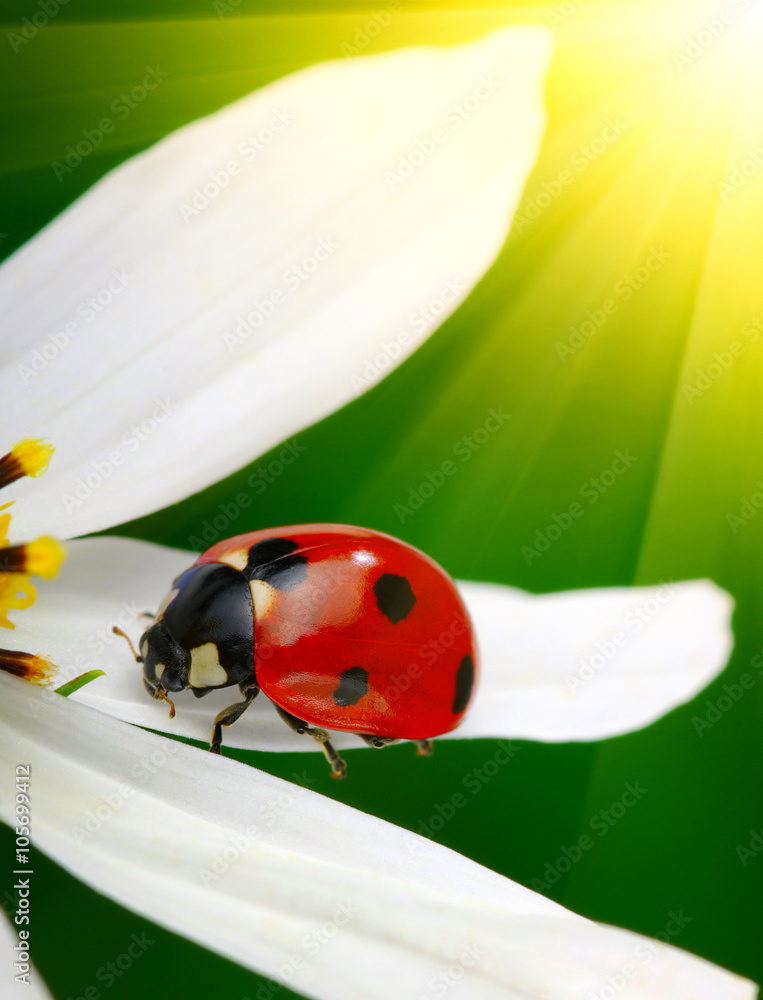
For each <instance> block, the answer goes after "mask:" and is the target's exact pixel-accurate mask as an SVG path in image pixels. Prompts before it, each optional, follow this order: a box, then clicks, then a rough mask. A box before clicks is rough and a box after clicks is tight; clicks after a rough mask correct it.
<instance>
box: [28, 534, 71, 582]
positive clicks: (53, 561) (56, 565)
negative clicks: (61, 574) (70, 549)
mask: <svg viewBox="0 0 763 1000" xmlns="http://www.w3.org/2000/svg"><path fill="white" fill-rule="evenodd" d="M65 556H66V552H65V550H64V547H63V545H61V544H59V542H57V541H56V540H55V538H48V537H47V536H45V535H43V537H42V538H38V539H37V541H36V542H29V543H28V544H27V545H25V546H24V571H25V572H26V573H29V575H30V576H41V577H43V579H45V580H52V579H53V577H54V576H56V574H57V573H58V571H59V569H60V567H61V563H62V562H63V561H64V558H65Z"/></svg>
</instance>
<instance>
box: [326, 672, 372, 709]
mask: <svg viewBox="0 0 763 1000" xmlns="http://www.w3.org/2000/svg"><path fill="white" fill-rule="evenodd" d="M364 694H368V671H367V670H364V669H363V668H362V667H350V668H349V670H343V671H342V674H341V677H340V681H339V687H338V688H337V689H336V691H335V692H334V701H335V702H336V703H337V705H339V707H340V708H345V707H346V706H347V705H357V703H358V702H359V701H360V699H361V698H362V697H363V695H364Z"/></svg>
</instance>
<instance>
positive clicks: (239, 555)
mask: <svg viewBox="0 0 763 1000" xmlns="http://www.w3.org/2000/svg"><path fill="white" fill-rule="evenodd" d="M140 653H141V655H140V656H139V657H138V656H136V658H137V659H138V660H139V661H140V662H142V663H143V673H144V678H143V680H144V684H145V686H146V688H147V690H148V692H149V693H150V694H151V695H152V696H153V697H155V698H162V699H164V700H165V701H168V702H169V704H170V705H171V706H172V702H171V701H170V700H169V697H168V694H169V693H172V692H176V691H182V690H184V689H185V688H190V689H191V691H193V693H194V694H195V695H196V696H197V697H203V696H204V695H205V694H208V693H209V691H211V690H213V689H215V688H223V687H229V686H231V685H234V684H235V685H238V687H239V689H240V691H241V695H242V696H243V699H244V700H243V701H240V702H238V703H236V704H234V705H231V706H230V707H229V708H227V709H224V710H223V711H222V712H220V713H219V714H218V715H217V717H216V718H215V721H214V726H213V729H212V738H211V743H210V747H209V749H210V750H211V751H212V752H213V753H219V752H220V746H221V741H222V727H223V726H230V725H231V724H232V723H233V722H235V721H236V720H237V719H238V718H240V716H241V715H242V714H243V712H244V711H245V710H246V708H247V707H248V706H249V705H250V704H251V702H252V700H253V699H254V697H255V696H256V695H257V694H258V693H259V691H260V690H262V691H263V692H264V694H265V695H267V697H268V698H270V700H271V701H272V702H273V703H274V704H275V706H276V709H277V710H278V712H279V714H280V715H281V717H282V718H283V719H284V721H285V722H286V723H287V724H288V725H289V726H291V728H292V729H294V730H295V731H296V732H298V733H305V734H308V735H309V736H312V737H313V739H315V740H317V741H318V742H319V743H320V744H321V746H322V748H323V751H324V753H325V754H326V757H327V758H328V760H329V762H330V764H331V769H332V775H333V776H334V777H343V776H344V773H345V770H346V766H345V763H344V761H343V760H342V759H341V757H339V755H338V754H337V752H336V750H335V749H334V748H333V746H332V745H331V743H330V741H329V735H328V733H327V732H326V730H327V729H333V730H339V731H341V732H350V733H357V734H358V736H360V738H361V739H363V740H365V742H366V743H368V744H369V745H370V746H374V747H382V746H386V745H387V744H389V743H394V742H396V741H397V740H399V739H409V740H413V741H414V742H415V743H416V744H417V746H418V752H419V753H420V754H429V753H431V743H430V739H431V737H433V736H439V735H441V734H442V733H447V732H449V731H450V730H451V729H454V728H455V727H456V726H457V725H458V724H459V722H460V721H461V718H462V717H463V715H464V713H465V712H466V709H467V707H468V705H469V702H470V700H471V696H472V691H473V688H474V680H475V673H476V653H475V643H474V637H473V632H472V627H471V624H470V621H469V616H468V613H467V611H466V608H465V607H464V604H463V602H462V600H461V598H460V597H459V594H458V591H457V590H456V587H455V584H454V583H453V581H452V580H451V578H450V577H449V576H448V575H447V573H445V571H444V570H443V569H441V568H440V566H438V565H437V563H435V562H434V561H433V560H432V559H430V558H429V556H426V555H424V553H423V552H419V551H418V549H415V548H413V546H411V545H408V544H406V543H405V542H401V541H399V540H398V539H396V538H392V537H391V536H390V535H385V534H382V533H381V532H378V531H371V530H370V529H366V528H353V527H349V526H347V525H342V524H301V525H295V526H292V527H287V528H272V529H269V530H267V531H253V532H250V533H248V534H244V535H237V536H236V537H234V538H229V539H226V540H225V541H222V542H219V543H218V544H216V545H213V546H212V548H210V549H208V550H207V551H206V552H204V553H203V554H202V555H201V556H199V558H198V559H197V561H196V563H195V564H194V565H193V566H191V567H190V569H187V570H186V571H185V572H184V573H181V574H180V576H178V577H177V579H176V580H175V581H174V583H173V585H172V590H171V591H170V593H169V594H168V595H167V597H166V598H165V600H164V602H163V603H162V605H161V607H160V608H159V610H158V612H157V615H156V618H155V620H154V621H153V623H152V624H151V626H150V627H149V628H148V629H147V630H146V631H145V632H144V634H143V636H142V638H141V640H140ZM172 712H173V713H174V706H172Z"/></svg>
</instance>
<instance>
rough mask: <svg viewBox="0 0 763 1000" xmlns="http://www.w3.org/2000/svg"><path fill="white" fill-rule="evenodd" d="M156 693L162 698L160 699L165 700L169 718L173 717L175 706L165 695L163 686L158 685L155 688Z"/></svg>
mask: <svg viewBox="0 0 763 1000" xmlns="http://www.w3.org/2000/svg"><path fill="white" fill-rule="evenodd" d="M156 693H157V695H158V696H159V697H160V698H161V699H162V701H166V702H167V704H168V705H169V706H170V718H171V719H174V718H175V706H174V704H173V703H172V700H171V699H170V698H168V697H167V692H166V691H165V690H164V688H163V687H158V688H157V689H156Z"/></svg>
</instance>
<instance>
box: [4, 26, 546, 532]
mask: <svg viewBox="0 0 763 1000" xmlns="http://www.w3.org/2000/svg"><path fill="white" fill-rule="evenodd" d="M549 39H550V35H549V33H548V32H547V30H546V29H543V28H540V27H519V28H508V29H503V30H501V31H498V32H495V33H493V34H491V35H489V36H487V37H486V38H485V39H484V40H482V41H480V42H477V43H472V44H470V45H464V46H461V47H457V48H451V49H435V48H419V49H402V50H399V51H395V52H391V53H387V54H383V55H378V56H374V57H370V58H364V59H353V60H342V61H339V62H335V63H327V64H324V65H320V66H314V67H311V68H308V69H305V70H302V71H301V72H299V73H296V74H294V75H292V76H289V77H286V78H285V79H283V80H281V81H278V82H276V83H274V84H272V85H270V86H268V87H266V88H264V89H263V90H261V91H258V92H256V93H254V94H252V95H250V96H248V97H246V98H243V99H242V100H240V101H238V102H237V103H235V104H233V105H231V106H230V107H227V108H224V109H223V110H222V111H219V112H217V113H216V114H214V115H211V116H210V117H208V118H206V119H202V120H201V121H198V122H194V123H192V124H190V125H188V126H186V127H185V128H182V129H180V130H179V131H177V132H175V133H173V134H172V135H170V136H168V137H167V138H165V139H164V140H162V141H161V142H159V143H158V144H157V145H156V146H154V147H153V148H152V149H150V150H148V151H147V152H145V153H142V154H140V155H139V156H136V157H135V158H133V159H132V160H130V161H128V162H127V163H125V164H123V165H122V166H120V167H118V168H117V169H116V170H114V171H112V172H111V173H110V174H109V175H108V176H107V177H105V178H104V179H103V180H102V181H101V182H100V183H98V184H96V185H95V187H94V188H93V189H92V190H91V191H89V192H88V193H86V194H85V195H84V196H83V197H82V198H81V199H80V200H79V201H77V202H76V203H75V204H74V205H73V206H72V207H71V208H70V209H68V210H67V211H66V212H64V213H63V215H62V216H61V217H60V218H59V219H57V220H56V221H54V222H53V223H51V225H49V226H48V227H47V228H46V229H45V230H43V232H42V233H40V234H39V235H38V236H37V237H35V238H34V239H33V240H32V241H31V242H30V243H29V244H27V246H25V247H24V248H22V249H21V250H20V251H19V252H18V253H17V254H16V255H15V256H14V257H13V258H11V260H10V261H9V262H8V263H6V264H5V265H4V266H3V268H2V269H0V317H2V323H3V328H2V333H0V344H2V358H3V361H2V365H3V368H2V369H0V394H1V395H2V398H3V401H4V406H5V407H6V409H7V408H8V406H9V405H10V408H11V412H12V414H13V419H14V422H15V423H16V424H17V425H18V428H19V434H22V433H23V434H24V435H25V436H31V435H34V436H41V435H45V436H47V437H48V438H50V440H51V441H52V442H53V443H54V444H55V445H56V447H57V449H58V450H57V452H56V455H55V459H54V462H53V464H52V465H51V468H50V470H49V472H48V474H47V475H46V477H45V479H44V480H42V481H41V482H40V483H35V484H33V485H34V489H30V488H29V484H28V483H26V484H23V485H20V486H17V487H14V491H15V492H16V493H21V492H23V495H24V496H25V497H26V500H25V504H24V505H23V509H21V508H20V509H19V510H18V512H17V515H16V520H15V528H16V530H17V531H19V533H20V536H21V535H31V534H33V533H34V531H39V530H41V529H43V528H44V529H45V530H46V531H48V532H50V533H52V534H57V535H59V536H61V537H73V536H75V535H80V534H86V533H88V532H92V531H95V530H98V529H101V528H105V527H108V526H109V525H113V524H118V523H120V522H123V521H126V520H128V519H130V518H134V517H136V516H138V515H140V514H145V513H147V512H149V511H152V510H156V509H158V508H161V507H165V506H166V505H167V504H168V503H169V502H172V501H176V500H179V499H181V498H183V497H186V496H188V495H189V494H191V493H193V492H196V491H198V490H200V489H201V488H203V487H205V486H207V485H209V484H210V483H213V482H215V481H217V480H219V479H221V478H223V477H224V476H226V475H228V474H229V473H231V472H233V471H235V470H236V469H239V468H241V466H243V465H245V464H246V463H247V462H249V461H251V460H252V459H253V458H255V457H256V456H257V455H258V454H261V453H262V452H264V451H266V450H267V449H268V448H270V447H272V446H274V445H276V444H277V443H278V442H279V441H282V440H284V439H286V438H288V437H289V436H290V435H292V434H294V433H295V432H296V431H298V430H300V429H302V428H304V427H305V426H308V425H310V424H312V423H314V422H315V421H316V420H317V419H319V418H320V417H323V416H325V415H326V414H329V413H331V412H333V411H334V410H336V409H337V408H338V407H339V406H341V405H342V404H344V403H345V402H347V401H348V400H350V399H352V398H353V397H354V396H356V395H358V393H359V392H360V391H363V389H364V388H367V387H368V386H370V385H371V384H373V382H375V381H376V380H377V379H378V378H380V377H382V375H383V374H384V373H386V372H387V371H388V370H389V369H390V368H391V367H394V365H395V364H397V363H399V362H400V361H401V360H402V359H403V358H404V357H405V356H406V355H407V354H409V353H410V351H411V350H413V349H414V348H415V347H416V346H418V344H420V343H421V342H422V340H424V339H425V338H426V337H427V336H428V335H429V334H430V333H431V332H432V331H433V330H434V329H436V327H437V326H439V325H440V324H441V322H442V321H443V319H444V318H445V317H446V316H447V315H448V314H449V313H450V312H452V311H453V309H454V308H455V307H456V306H457V305H458V304H459V303H460V302H461V301H462V300H463V299H464V298H465V296H466V295H467V294H468V293H469V291H470V290H471V288H472V287H473V286H474V284H475V283H476V282H477V281H478V280H479V279H480V278H481V277H482V275H483V274H484V272H485V270H486V269H487V268H488V267H489V266H490V264H491V263H492V261H493V259H494V257H495V255H496V254H497V253H498V251H499V250H500V248H501V246H502V244H503V241H504V239H505V237H506V234H507V232H508V226H509V223H510V221H511V217H512V215H513V212H514V209H515V207H516V204H517V203H518V200H519V197H520V195H521V192H522V188H523V186H524V182H525V179H526V177H527V175H528V173H529V171H530V169H531V168H532V165H533V163H534V161H535V158H536V154H537V151H538V147H539V144H540V140H541V136H542V132H543V128H544V124H545V113H544V110H543V105H542V85H543V79H544V76H545V71H546V67H547V65H548V61H549V55H550V40H549ZM273 128H277V129H280V131H273ZM264 130H270V131H264ZM435 132H436V137H435V138H433V134H434V133H435ZM268 135H269V136H270V139H267V136H268ZM257 146H259V147H260V148H259V149H257ZM401 158H402V160H406V161H407V160H413V161H414V162H415V163H417V164H418V163H419V161H421V162H420V165H418V166H416V167H414V168H413V169H412V170H411V171H410V176H406V177H404V178H401V179H400V180H399V182H398V181H393V180H391V177H392V174H393V173H395V172H396V171H398V170H399V169H400V161H401ZM229 164H237V165H238V168H239V169H238V170H235V168H233V167H229V166H228V165H229ZM234 170H235V172H234ZM403 170H404V172H405V170H406V168H405V167H403ZM221 171H230V180H229V181H228V182H227V183H223V181H222V178H221V177H218V181H217V182H215V179H214V175H215V174H216V173H217V174H220V172H221ZM215 183H217V184H218V188H219V194H218V195H217V196H214V197H211V198H209V199H208V202H209V203H208V204H207V205H206V207H202V208H201V209H200V210H199V211H198V214H196V215H193V216H192V217H190V218H184V217H183V216H184V214H186V215H187V212H185V210H184V208H183V206H187V205H189V204H191V202H192V201H193V198H194V192H195V191H196V190H197V189H201V195H200V198H202V199H203V198H204V197H206V196H205V195H204V191H205V190H207V191H208V192H209V193H213V189H214V186H215ZM198 204H200V205H201V204H202V202H201V201H200V200H199V201H198ZM191 210H193V206H191ZM295 267H296V268H298V269H299V270H298V271H295V270H293V269H294V268H295ZM99 296H100V299H99ZM93 297H95V301H94V302H90V301H89V300H90V299H92V298H93ZM107 300H108V301H107ZM100 302H103V303H104V304H103V305H101V304H100ZM421 310H423V311H421ZM246 317H250V318H249V319H247V318H246ZM67 324H73V325H71V326H70V327H69V328H68V330H67ZM226 335H230V336H228V337H227V339H226ZM239 335H240V336H241V337H243V338H244V339H242V340H241V342H240V343H238V344H232V342H231V338H234V339H235V338H236V337H237V336H239ZM385 345H386V346H385ZM375 358H377V360H378V365H377V364H376V362H375V361H374V359H375ZM369 366H371V367H369ZM373 366H376V367H375V368H373V370H372V367H373ZM35 368H37V369H39V371H37V370H35ZM364 373H365V374H364Z"/></svg>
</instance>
